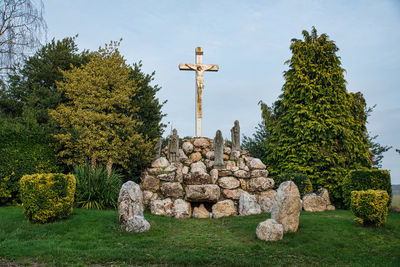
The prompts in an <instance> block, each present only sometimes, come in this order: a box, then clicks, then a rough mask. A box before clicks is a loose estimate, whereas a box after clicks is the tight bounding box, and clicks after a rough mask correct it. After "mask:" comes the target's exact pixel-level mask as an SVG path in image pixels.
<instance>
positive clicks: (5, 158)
mask: <svg viewBox="0 0 400 267" xmlns="http://www.w3.org/2000/svg"><path fill="white" fill-rule="evenodd" d="M0 123H1V126H0V140H1V142H0V205H4V204H15V203H18V202H20V199H19V188H18V181H19V180H20V179H21V177H22V176H23V175H25V174H33V173H53V172H59V171H61V169H60V167H59V166H57V163H56V158H55V153H54V151H53V148H51V147H50V146H49V144H48V139H47V138H46V135H45V134H44V133H43V132H41V130H40V126H38V125H37V124H31V123H29V122H26V121H10V120H3V119H0Z"/></svg>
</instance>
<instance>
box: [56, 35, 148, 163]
mask: <svg viewBox="0 0 400 267" xmlns="http://www.w3.org/2000/svg"><path fill="white" fill-rule="evenodd" d="M118 45H119V43H118V42H111V43H110V44H109V45H106V46H105V48H99V50H98V52H95V53H93V55H92V57H91V59H90V61H89V62H88V63H87V64H86V65H85V66H81V67H74V68H72V69H71V70H70V71H63V72H62V73H63V77H64V79H63V81H60V82H57V87H58V88H59V89H60V90H61V91H62V92H63V93H64V94H65V97H66V102H65V103H62V104H60V105H59V106H58V107H57V108H56V109H54V110H51V111H50V115H51V117H53V119H54V120H55V121H56V122H57V123H58V124H59V126H60V127H61V129H62V130H63V132H62V133H60V134H56V135H55V136H54V137H55V138H56V139H57V140H58V141H59V143H60V144H61V145H62V147H61V148H60V152H59V154H58V155H59V157H60V158H61V159H62V160H63V161H64V162H65V163H66V164H67V165H70V166H74V165H78V164H85V163H86V164H88V163H89V162H91V161H92V160H93V159H96V160H97V161H98V162H99V163H101V164H103V165H107V166H110V165H112V164H113V163H116V164H118V165H120V166H122V167H123V168H127V167H128V162H129V159H130V158H132V157H134V156H141V157H144V158H149V157H150V156H151V152H152V151H151V150H152V147H151V144H150V143H149V142H147V140H146V138H145V137H144V136H143V135H142V134H140V133H139V132H138V131H137V129H138V128H139V127H140V126H141V124H142V122H140V121H138V120H136V119H135V114H136V113H137V112H138V108H137V107H133V106H132V105H131V101H132V99H133V98H134V96H135V94H136V92H137V91H138V87H137V86H136V84H135V82H134V81H133V80H132V79H131V78H130V71H131V68H130V67H129V65H127V64H126V62H125V59H124V58H123V57H122V56H121V55H120V53H119V51H118V49H117V47H118Z"/></svg>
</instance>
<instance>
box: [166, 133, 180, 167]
mask: <svg viewBox="0 0 400 267" xmlns="http://www.w3.org/2000/svg"><path fill="white" fill-rule="evenodd" d="M178 153H179V136H178V132H177V131H176V129H173V130H172V135H171V136H170V137H169V140H168V160H169V162H171V163H172V162H178V161H179V155H178Z"/></svg>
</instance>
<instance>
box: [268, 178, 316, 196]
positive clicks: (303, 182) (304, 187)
mask: <svg viewBox="0 0 400 267" xmlns="http://www.w3.org/2000/svg"><path fill="white" fill-rule="evenodd" d="M273 178H274V181H275V187H274V189H277V188H278V187H279V185H280V184H281V183H283V182H285V181H293V182H294V183H295V184H296V185H297V187H298V188H299V192H300V195H301V197H303V196H304V195H305V194H307V193H311V192H313V186H312V184H311V181H310V179H309V178H308V177H307V175H305V174H302V173H282V174H280V175H277V176H275V177H273Z"/></svg>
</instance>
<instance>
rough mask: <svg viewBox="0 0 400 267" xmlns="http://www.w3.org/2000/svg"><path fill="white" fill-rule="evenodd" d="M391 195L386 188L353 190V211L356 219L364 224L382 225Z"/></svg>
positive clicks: (351, 206)
mask: <svg viewBox="0 0 400 267" xmlns="http://www.w3.org/2000/svg"><path fill="white" fill-rule="evenodd" d="M388 202H389V195H388V193H387V192H386V191H385V190H366V191H353V192H351V205H350V208H351V211H352V212H353V214H354V215H355V216H356V219H355V220H356V221H357V222H359V223H361V224H364V225H375V226H380V225H382V224H383V223H384V222H385V221H386V216H387V214H388Z"/></svg>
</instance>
